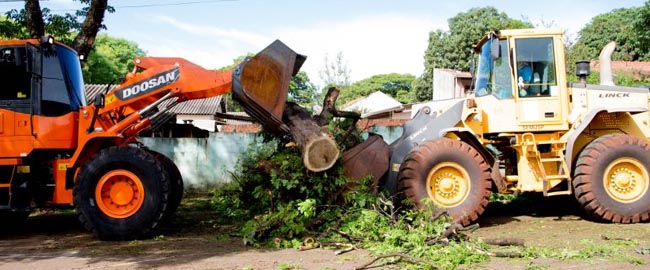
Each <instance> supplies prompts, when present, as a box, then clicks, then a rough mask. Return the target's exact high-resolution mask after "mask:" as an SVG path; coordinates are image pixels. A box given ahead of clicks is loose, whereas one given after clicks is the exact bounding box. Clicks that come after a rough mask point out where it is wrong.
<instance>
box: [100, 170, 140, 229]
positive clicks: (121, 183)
mask: <svg viewBox="0 0 650 270" xmlns="http://www.w3.org/2000/svg"><path fill="white" fill-rule="evenodd" d="M95 201H96V202H97V206H98V207H99V209H100V210H101V211H102V212H103V213H104V214H106V215H107V216H109V217H112V218H127V217H130V216H131V215H133V214H135V213H136V212H138V210H140V207H142V203H143V202H144V186H143V185H142V181H141V180H140V178H139V177H138V176H136V175H135V174H133V173H132V172H129V171H126V170H113V171H110V172H108V173H107V174H105V175H104V176H102V178H101V179H99V182H98V183H97V187H96V188H95Z"/></svg>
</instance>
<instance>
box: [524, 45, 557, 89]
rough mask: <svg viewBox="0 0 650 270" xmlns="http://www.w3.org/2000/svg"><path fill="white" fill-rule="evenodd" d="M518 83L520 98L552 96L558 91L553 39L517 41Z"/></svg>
mask: <svg viewBox="0 0 650 270" xmlns="http://www.w3.org/2000/svg"><path fill="white" fill-rule="evenodd" d="M515 47H516V49H515V51H516V52H515V54H516V56H515V57H516V61H517V62H516V65H517V68H516V69H517V74H516V77H515V78H516V83H517V89H518V92H519V96H520V97H535V96H551V95H556V93H553V92H554V91H551V90H553V89H557V88H556V87H552V86H556V85H557V82H556V79H555V74H556V70H555V53H554V50H553V38H551V37H542V38H520V39H516V40H515Z"/></svg>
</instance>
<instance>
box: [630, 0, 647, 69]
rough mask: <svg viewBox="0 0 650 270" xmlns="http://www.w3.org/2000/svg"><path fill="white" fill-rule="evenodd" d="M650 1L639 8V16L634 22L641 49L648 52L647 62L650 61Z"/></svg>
mask: <svg viewBox="0 0 650 270" xmlns="http://www.w3.org/2000/svg"><path fill="white" fill-rule="evenodd" d="M649 25H650V1H646V2H645V5H644V6H643V7H641V8H639V15H638V17H637V18H636V20H635V21H634V32H635V33H636V34H637V35H638V41H639V49H641V51H643V52H646V55H645V57H644V58H645V60H649V59H648V58H649V56H648V55H647V54H648V52H650V27H648V26H649Z"/></svg>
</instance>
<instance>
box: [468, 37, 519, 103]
mask: <svg viewBox="0 0 650 270" xmlns="http://www.w3.org/2000/svg"><path fill="white" fill-rule="evenodd" d="M492 42H499V55H495V56H492V55H491V50H490V47H491V45H492ZM509 59H510V57H509V55H508V41H507V40H488V41H487V42H485V44H483V46H482V47H481V52H480V54H479V56H478V69H477V71H476V78H477V79H476V96H478V97H480V96H485V95H488V94H492V95H494V96H496V97H497V98H499V99H508V98H512V83H511V81H510V76H511V75H510V74H512V72H511V70H510V64H509V61H510V60H509Z"/></svg>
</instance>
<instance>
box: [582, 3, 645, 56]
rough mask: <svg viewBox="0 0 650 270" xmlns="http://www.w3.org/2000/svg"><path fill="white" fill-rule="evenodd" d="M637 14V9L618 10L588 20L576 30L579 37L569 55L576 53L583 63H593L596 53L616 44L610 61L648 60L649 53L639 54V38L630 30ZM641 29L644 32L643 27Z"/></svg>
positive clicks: (641, 52)
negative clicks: (609, 44) (611, 43)
mask: <svg viewBox="0 0 650 270" xmlns="http://www.w3.org/2000/svg"><path fill="white" fill-rule="evenodd" d="M641 10H642V9H641V8H621V9H615V10H612V11H611V12H608V13H604V14H600V15H598V16H596V17H594V18H592V19H591V22H589V23H588V24H587V25H585V27H584V28H582V30H580V37H579V39H578V41H577V42H576V44H575V45H574V46H575V47H576V48H575V49H573V50H572V51H574V53H578V52H580V53H581V55H579V56H580V57H582V59H585V60H591V59H597V58H598V55H599V54H600V50H602V48H603V47H605V45H607V43H609V42H610V41H616V50H615V51H614V54H613V55H612V59H613V60H622V61H638V60H642V59H649V58H648V57H650V52H648V51H647V50H646V51H643V50H642V49H641V48H640V47H639V46H638V45H639V35H638V34H637V33H636V31H635V29H634V24H635V22H636V21H637V19H638V18H639V16H640V14H641V13H640V11H641ZM645 27H646V28H647V25H646V26H645ZM646 31H647V30H646ZM581 47H584V48H581Z"/></svg>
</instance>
